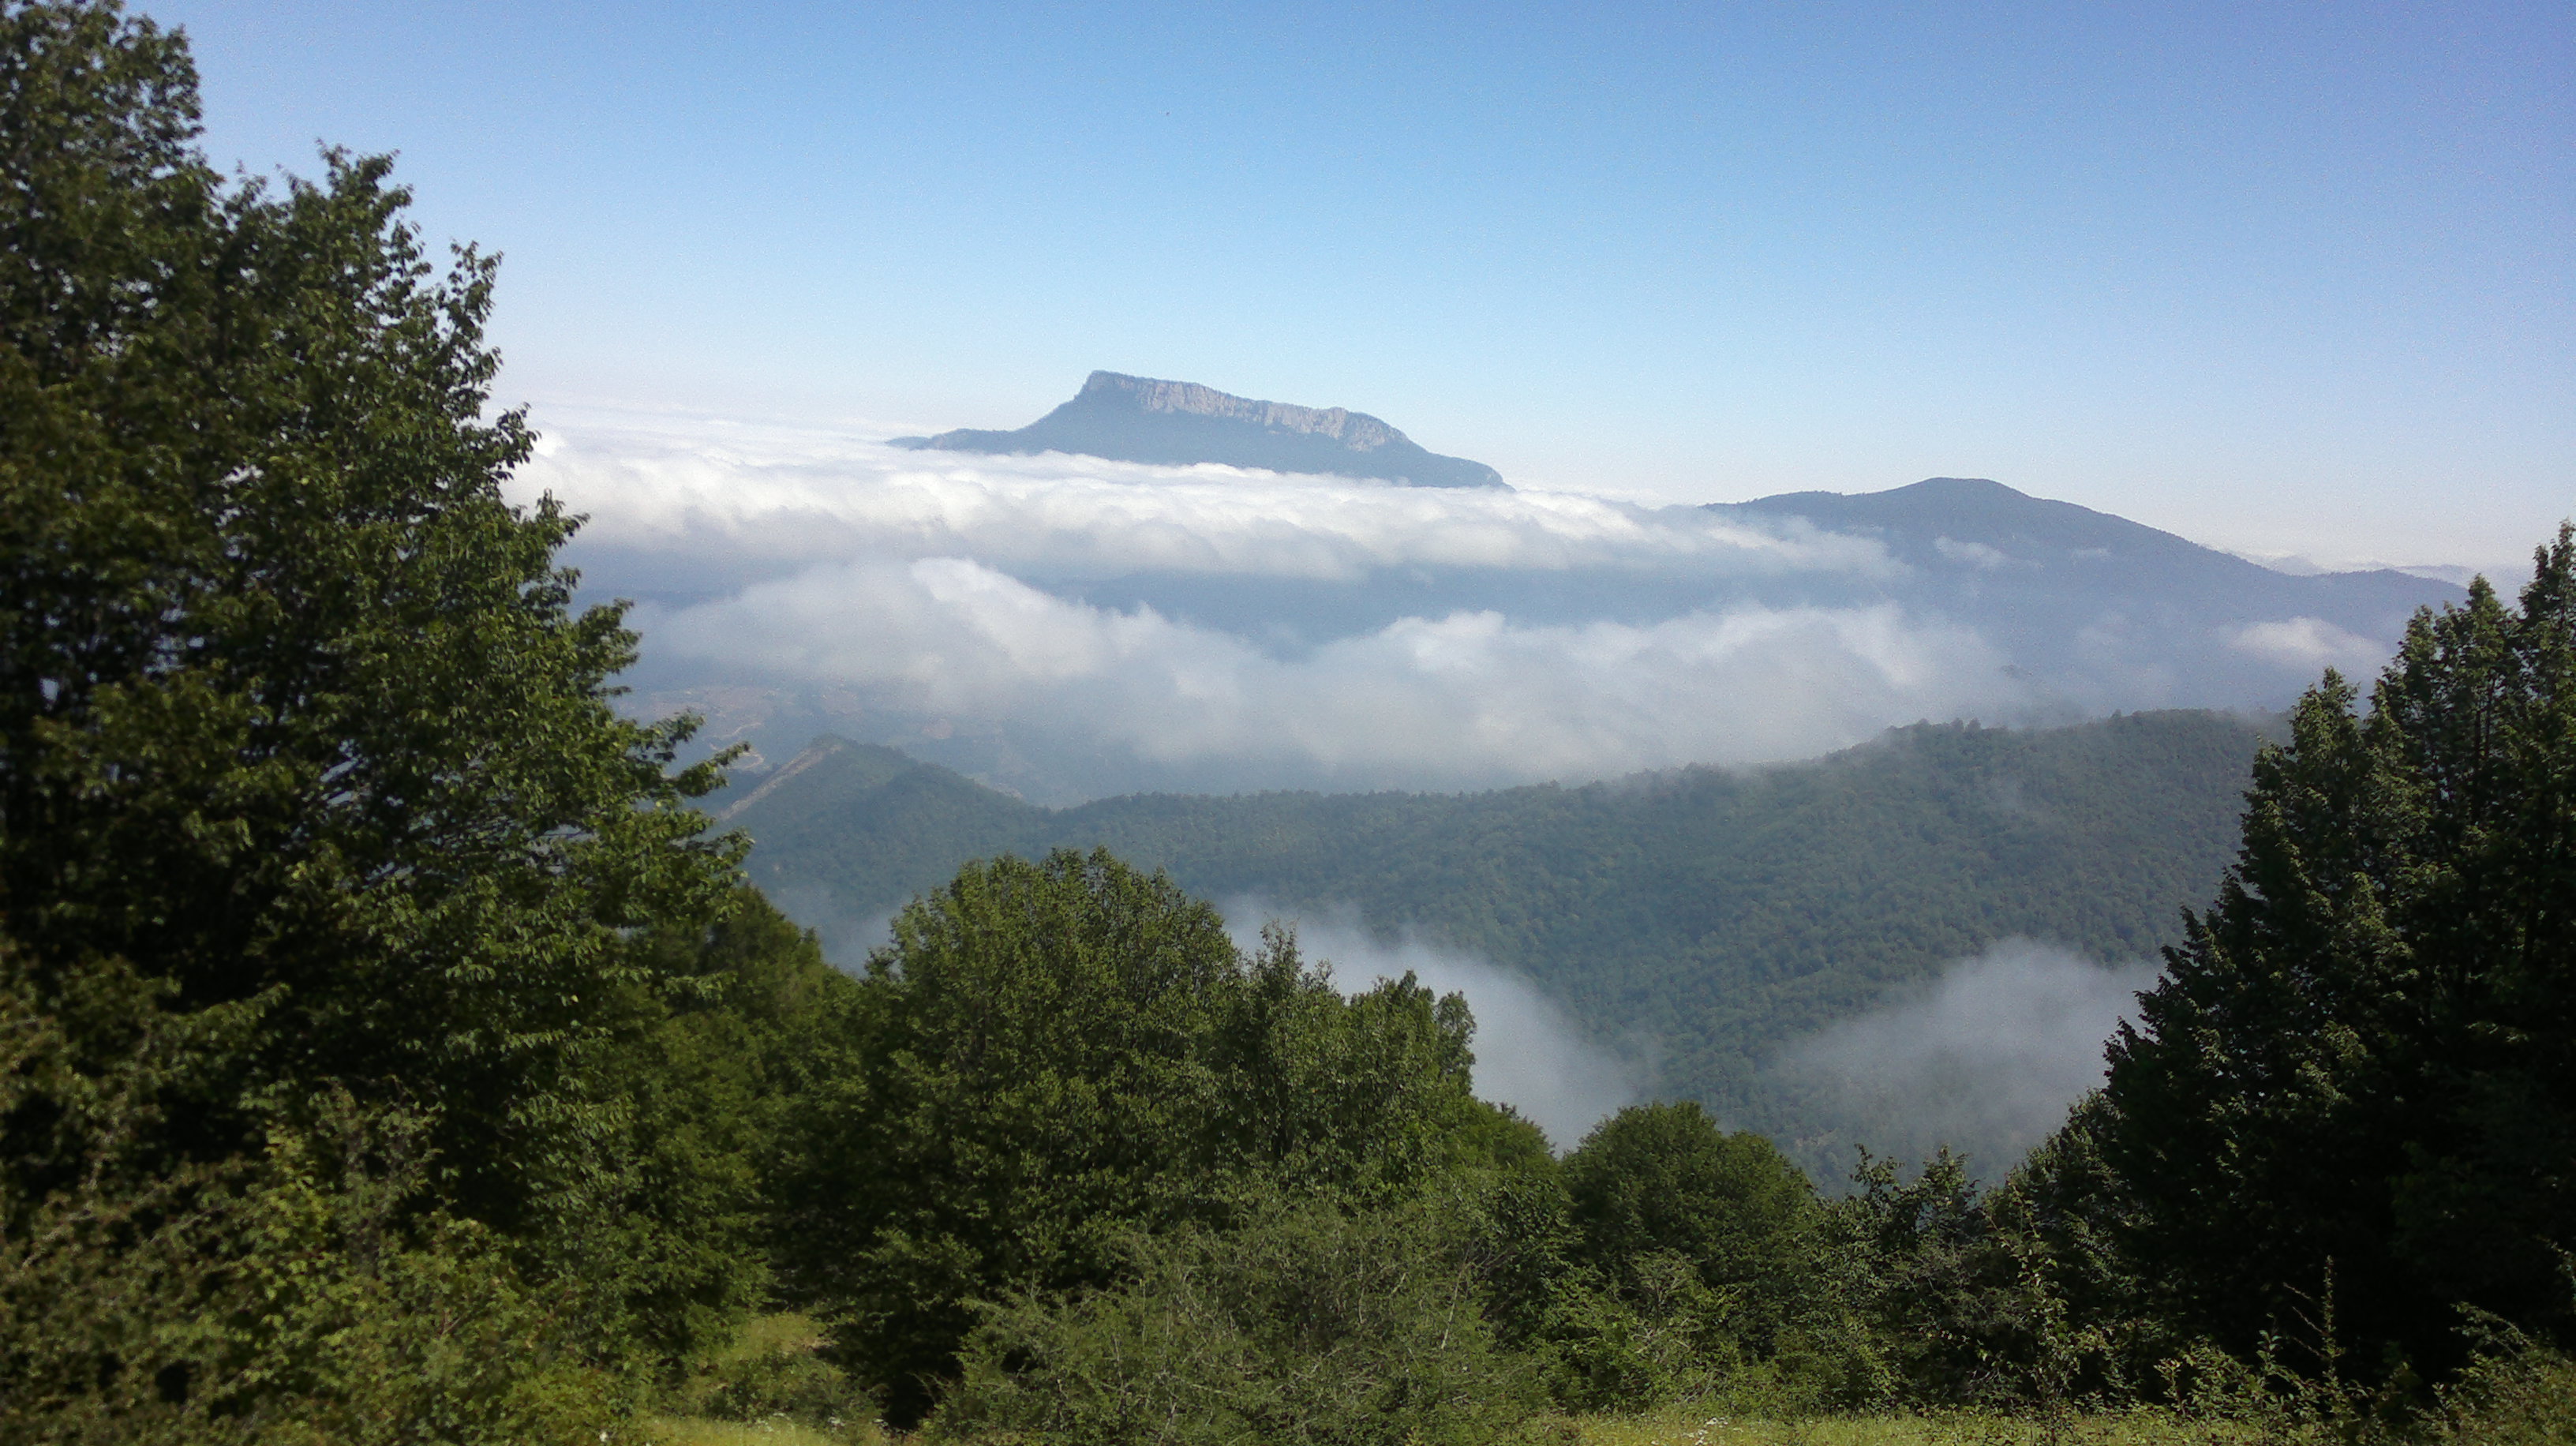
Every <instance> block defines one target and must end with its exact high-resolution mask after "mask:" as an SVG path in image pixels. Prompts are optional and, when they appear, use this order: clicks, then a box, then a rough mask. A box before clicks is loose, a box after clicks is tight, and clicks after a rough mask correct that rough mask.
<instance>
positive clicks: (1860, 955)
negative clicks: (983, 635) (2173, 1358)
mask: <svg viewBox="0 0 2576 1446" xmlns="http://www.w3.org/2000/svg"><path fill="white" fill-rule="evenodd" d="M2261 736H2262V732H2261V725H2259V724H2257V723H2256V722H2254V721H2251V720H2248V719H2245V718H2241V717H2236V716H2231V715H2224V714H2216V713H2205V712H2163V713H2143V714H2131V715H2126V716H2120V717H2114V718H2109V719H2103V720H2100V721H2097V722H2092V723H2086V724H2082V725H2078V726H2075V727H2068V728H2057V729H2043V730H2014V729H1992V728H1979V727H1976V726H1973V725H1933V724H1917V725H1915V726H1913V727H1910V728H1903V729H1896V730H1893V731H1891V732H1890V733H1888V734H1887V735H1885V736H1884V737H1883V738H1881V739H1879V740H1878V741H1876V742H1873V743H1870V744H1867V745H1864V746H1862V747H1859V748H1854V749H1849V750H1846V751H1844V752H1841V753H1837V754H1834V755H1831V756H1830V757H1827V758H1824V759H1821V760H1819V761H1816V762H1813V763H1807V764H1798V765H1790V766H1783V767H1775V768H1768V769H1762V770H1757V771H1747V772H1733V771H1726V770H1719V769H1705V768H1700V769H1686V770H1680V771H1677V772H1673V773H1667V774H1658V775H1648V776H1641V777H1638V778H1634V779H1628V780H1623V781H1619V782H1615V783H1604V784H1593V785H1588V786H1584V787H1575V788H1568V787H1560V786H1556V785H1545V786H1538V787H1526V788H1513V789H1503V790H1497V791H1494V792H1487V793H1474V794H1406V793H1375V794H1315V793H1264V794H1253V795H1245V796H1234V797H1208V796H1187V795H1142V796H1134V797H1125V798H1113V799H1105V800H1102V801H1099V802H1096V803H1089V804H1084V805H1082V806H1079V807H1075V808H1066V809H1053V810H1050V809H1043V808H1038V807H1034V806H1031V805H1029V804H1026V803H1023V802H1021V801H1019V800H1017V799H1015V798H1012V797H1010V796H1008V795H1006V794H1002V793H999V792H996V791H994V790H992V789H988V788H985V787H982V786H981V785H979V784H976V783H975V782H973V781H972V780H970V779H967V778H965V777H963V776H961V775H959V774H956V773H953V772H950V771H949V770H947V769H943V768H939V767H936V766H934V765H930V764H924V763H920V762H917V761H915V760H913V759H910V758H907V757H905V756H904V755H903V754H901V753H899V752H896V751H894V750H892V749H887V748H881V747H874V746H870V745H864V744H855V743H848V742H843V741H840V740H837V739H833V740H825V741H824V742H822V743H820V744H818V745H817V746H816V749H815V750H813V751H811V752H809V753H808V754H806V755H804V756H802V757H800V758H799V759H797V760H796V761H795V762H793V763H791V764H789V765H787V766H786V767H784V768H782V769H781V770H780V771H779V773H778V774H776V775H773V776H772V778H771V779H770V780H769V781H768V782H766V783H764V784H763V785H762V786H761V787H759V788H757V789H755V790H753V791H752V792H751V793H749V794H747V795H746V796H745V797H744V798H743V799H742V801H741V802H740V803H738V804H736V805H735V806H734V807H733V808H732V809H731V810H730V821H731V822H732V823H734V824H736V825H738V826H740V827H742V828H743V829H745V830H746V831H747V832H748V833H749V834H750V835H751V837H752V838H753V840H754V841H755V848H754V851H753V854H752V861H751V872H752V877H753V878H754V879H755V881H757V882H758V883H759V884H760V885H761V886H762V887H763V888H765V889H767V890H768V891H770V893H771V895H772V896H773V897H775V898H777V899H779V900H780V901H781V902H782V903H783V904H784V905H785V906H787V907H788V908H789V909H790V910H791V911H794V912H800V913H802V914H804V915H805V916H806V917H807V918H808V919H809V921H811V920H813V919H815V918H816V917H818V916H822V915H838V916H841V917H845V918H865V917H868V916H872V915H876V914H880V913H882V912H884V911H886V910H888V909H891V908H893V907H895V906H896V905H898V904H900V903H901V902H902V901H904V900H905V899H908V898H910V897H911V896H912V895H913V894H914V893H916V892H918V891H919V890H921V889H924V888H927V887H930V886H931V885H933V884H935V883H937V882H939V881H941V880H943V879H945V878H947V877H948V876H949V875H950V874H952V873H953V872H954V871H955V870H956V868H957V866H958V865H959V864H960V863H962V862H964V861H965V860H967V859H971V858H977V857H984V856H990V855H993V854H998V853H1003V852H1018V853H1023V854H1034V853H1038V852H1042V851H1043V850H1046V849H1048V848H1052V847H1056V846H1072V847H1089V846H1092V845H1095V844H1099V845H1106V846H1107V847H1109V848H1110V849H1112V850H1114V851H1115V852H1117V853H1118V854H1119V855H1120V856H1121V857H1124V858H1127V859H1130V860H1133V861H1134V862H1136V863H1137V864H1138V865H1139V866H1142V867H1147V868H1163V869H1168V870H1169V871H1170V872H1171V874H1172V877H1173V878H1174V880H1175V881H1176V882H1178V883H1179V884H1180V885H1181V886H1182V887H1183V888H1185V889H1188V890H1190V891H1191V892H1192V893H1195V894H1199V895H1202V896H1206V897H1211V898H1216V899H1219V900H1229V901H1256V902H1257V904H1258V906H1260V907H1262V908H1266V909H1271V910H1276V911H1281V912H1287V913H1297V912H1303V913H1307V914H1309V915H1313V914H1317V913H1322V912H1325V911H1341V910H1350V911H1356V913H1357V915H1358V917H1359V919H1360V920H1362V921H1364V922H1365V923H1366V924H1367V925H1368V926H1369V927H1371V928H1372V929H1376V930H1380V931H1386V932H1395V931H1401V930H1406V929H1411V930H1415V931H1418V932H1419V933H1420V934H1421V935H1423V936H1425V937H1427V938H1432V939H1436V940H1438V941H1441V942H1443V943H1446V944H1449V945H1453V946H1456V947H1458V948H1462V949H1466V950H1472V951H1474V952H1476V953H1478V954H1481V955H1483V956H1485V957H1487V958H1489V959H1491V960H1493V961H1494V962H1496V963H1498V964H1501V965H1504V966H1506V967H1509V968H1513V969H1517V970H1520V971H1522V972H1524V973H1526V974H1527V975H1529V976H1530V977H1531V978H1533V979H1535V980H1537V981H1538V982H1539V983H1540V984H1541V985H1542V986H1543V987H1544V988H1545V989H1547V990H1548V991H1549V992H1550V993H1552V994H1553V995H1555V996H1556V997H1557V998H1558V999H1560V1000H1562V1001H1563V1002H1564V1003H1565V1004H1566V1005H1567V1006H1568V1007H1569V1008H1570V1009H1571V1010H1572V1011H1573V1013H1574V1014H1575V1015H1576V1017H1577V1018H1578V1019H1579V1020H1581V1021H1582V1022H1583V1024H1584V1025H1585V1026H1586V1027H1588V1028H1590V1029H1592V1030H1594V1031H1596V1032H1597V1033H1598V1034H1599V1035H1600V1036H1601V1037H1602V1038H1603V1039H1604V1040H1605V1041H1610V1042H1613V1043H1616V1044H1619V1045H1620V1046H1622V1047H1624V1048H1628V1049H1630V1050H1632V1051H1636V1052H1639V1053H1642V1054H1644V1055H1646V1056H1647V1057H1649V1058H1651V1059H1652V1060H1653V1067H1654V1069H1655V1072H1656V1077H1655V1078H1654V1079H1652V1080H1650V1081H1648V1087H1649V1089H1650V1090H1651V1091H1652V1092H1653V1093H1656V1094H1661V1095H1666V1096H1679V1097H1685V1098H1694V1099H1698V1100H1701V1101H1703V1102H1705V1103H1707V1104H1709V1105H1711V1106H1712V1107H1714V1108H1717V1109H1719V1110H1721V1111H1724V1112H1726V1113H1728V1114H1730V1115H1732V1116H1734V1117H1736V1118H1739V1119H1743V1120H1745V1121H1747V1122H1748V1123H1756V1124H1761V1125H1766V1126H1771V1127H1774V1128H1777V1127H1779V1126H1780V1125H1781V1124H1782V1123H1783V1122H1781V1121H1778V1120H1774V1119H1770V1118H1766V1115H1768V1114H1770V1113H1773V1112H1774V1109H1775V1107H1774V1105H1773V1103H1772V1102H1771V1101H1769V1100H1767V1099H1766V1098H1765V1095H1764V1086H1763V1085H1762V1084H1761V1082H1760V1079H1759V1071H1758V1066H1759V1064H1760V1061H1761V1058H1762V1056H1763V1054H1764V1053H1765V1052H1766V1051H1767V1050H1769V1049H1771V1048H1773V1047H1775V1046H1776V1045H1777V1044H1778V1043H1779V1042H1781V1041H1783V1040H1786V1039H1790V1038H1794V1037H1796V1036H1798V1035H1800V1034H1802V1033H1804V1032H1806V1031H1808V1030H1811V1029H1814V1028H1816V1027H1818V1026H1821V1025H1823V1024H1825V1023H1828V1022H1830V1021H1832V1020H1834V1019H1837V1018H1841V1017H1845V1016H1848V1015H1850V1014H1852V1013H1854V1012H1856V1011H1859V1010H1862V1009H1866V1008H1868V1007H1870V1006H1871V1005H1872V1004H1874V1003H1877V1002H1880V1001H1882V1000H1884V999H1886V998H1887V997H1888V996H1889V994H1890V992H1891V991H1893V990H1898V989H1901V988H1902V987H1903V986H1905V985H1908V984H1911V983H1914V982H1917V981H1921V980H1924V979H1926V978H1929V977H1931V976H1933V975H1935V974H1936V973H1937V972H1938V971H1939V970H1940V969H1941V967H1942V966H1943V965H1944V964H1945V963H1947V962H1949V961H1952V960H1955V959H1958V958H1961V957H1963V956H1966V955H1970V954H1974V953H1976V952H1977V951H1979V950H1981V949H1983V948H1985V947H1987V946H1988V945H1991V944H1993V943H1996V942H1998V941H2000V940H2004V939H2008V938H2013V937H2016V936H2020V937H2029V938H2036V939H2041V940H2045V941H2048V942H2051V943H2055V944H2059V945H2063V946H2065V947H2068V948H2071V949H2075V950H2077V951H2080V952H2082V953H2084V954H2087V955H2090V956H2092V957H2095V958H2097V959H2102V960H2106V961H2107V960H2119V959H2129V958H2138V957H2151V956H2152V955H2153V953H2154V951H2155V950H2156V948H2157V947H2158V946H2160V945H2162V944H2165V943H2168V942H2171V941H2172V940H2173V939H2174V938H2175V937H2176V935H2177V919H2178V911H2179V910H2180V909H2181V908H2182V907H2183V906H2184V905H2186V904H2197V903H2200V902H2202V901H2205V900H2206V899H2207V898H2208V897H2209V896H2210V892H2211V890H2212V888H2213V887H2214V886H2215V884H2216V882H2217V880H2218V876H2219V873H2220V871H2221V869H2222V868H2224V867H2225V865H2226V864H2227V862H2228V861H2229V859H2230V857H2231V856H2232V854H2233V851H2234V848H2235V845H2236V824H2237V815H2238V811H2239V809H2240V808H2241V806H2242V792H2243V789H2244V787H2245V784H2246V780H2247V770H2248V766H2249V764H2250V762H2251V760H2252V758H2253V755H2254V751H2255V748H2256V745H2257V743H2258V742H2259V741H2260V738H2261Z"/></svg>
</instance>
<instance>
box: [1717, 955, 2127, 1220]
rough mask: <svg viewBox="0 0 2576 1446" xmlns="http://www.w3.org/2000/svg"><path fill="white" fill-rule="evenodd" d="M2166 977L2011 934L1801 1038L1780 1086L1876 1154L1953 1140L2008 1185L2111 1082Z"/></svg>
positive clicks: (1777, 1069)
mask: <svg viewBox="0 0 2576 1446" xmlns="http://www.w3.org/2000/svg"><path fill="white" fill-rule="evenodd" d="M2155 978H2156V969H2155V966H2154V965H2151V964H2145V963H2129V964H2120V965H2105V964H2101V963H2097V962H2095V961H2093V960H2091V959H2087V958H2085V957H2084V956H2082V955H2080V954H2077V953H2074V952H2072V951H2070V950H2066V949H2062V948H2059V947H2057V946H2055V945H2051V944H2044V943H2039V942H2036V941H2033V940H2029V939H2010V940H2006V941H2004V942H2002V943H1999V944H1996V945H1995V946H1993V947H1992V948H1990V949H1987V950H1986V951H1985V952H1983V953H1981V954H1977V955H1975V956H1973V957H1970V958H1966V959H1961V960H1958V961H1956V962H1955V963H1953V964H1951V965H1950V966H1948V967H1947V968H1946V969H1945V970H1943V971H1942V974H1941V976H1940V978H1939V979H1937V980H1935V981H1933V982H1932V983H1930V984H1929V985H1926V986H1924V987H1922V988H1919V989H1915V990H1911V991H1908V992H1907V993H1905V994H1903V995H1901V996H1899V997H1898V998H1896V999H1894V1000H1891V1001H1889V1002H1888V1003H1886V1004H1884V1005H1882V1006H1880V1007H1879V1008H1876V1009H1873V1010H1871V1011H1869V1012H1868V1013H1866V1014H1861V1015H1857V1016H1854V1017H1853V1018H1850V1019H1846V1020H1844V1021H1842V1022H1840V1023H1838V1024H1835V1025H1832V1026H1830V1027H1828V1028H1826V1029H1824V1030H1822V1031H1820V1032H1819V1033H1817V1034H1814V1035H1811V1036H1809V1037H1808V1038H1806V1039H1804V1040H1800V1041H1798V1042H1796V1043H1794V1044H1792V1045H1790V1046H1789V1047H1787V1048H1786V1049H1784V1050H1782V1051H1781V1053H1780V1054H1779V1056H1778V1057H1777V1058H1776V1059H1775V1060H1774V1061H1773V1063H1772V1065H1771V1068H1770V1070H1769V1071H1768V1075H1769V1083H1770V1084H1771V1086H1772V1087H1773V1088H1774V1089H1776V1090H1778V1091H1780V1092H1781V1093H1782V1094H1783V1096H1784V1097H1785V1098H1786V1099H1787V1100H1789V1101H1793V1102H1794V1108H1796V1110H1797V1111H1798V1113H1800V1114H1801V1115H1803V1116H1804V1117H1805V1118H1807V1119H1808V1120H1810V1121H1813V1122H1817V1123H1819V1124H1827V1125H1829V1127H1831V1128H1833V1129H1835V1130H1837V1131H1838V1132H1839V1133H1841V1134H1842V1135H1843V1136H1844V1138H1845V1139H1847V1140H1849V1141H1850V1142H1852V1143H1856V1144H1862V1145H1866V1146H1868V1147H1869V1148H1870V1149H1871V1150H1872V1151H1873V1152H1874V1153H1877V1154H1881V1155H1895V1156H1898V1157H1900V1158H1903V1159H1906V1160H1919V1159H1921V1158H1922V1157H1923V1156H1924V1155H1926V1154H1928V1153H1930V1152H1931V1151H1932V1150H1933V1149H1935V1148H1937V1147H1939V1146H1942V1145H1948V1146H1951V1147H1952V1148H1953V1149H1957V1150H1962V1151H1964V1152H1966V1153H1967V1154H1968V1156H1969V1158H1970V1162H1971V1167H1972V1168H1973V1169H1975V1170H1976V1171H1977V1173H1979V1174H1980V1175H1981V1176H1983V1177H1984V1178H1986V1179H1989V1180H1993V1179H1999V1178H2001V1176H2002V1174H2003V1172H2004V1171H2006V1170H2008V1169H2010V1168H2011V1167H2012V1166H2013V1164H2014V1163H2015V1162H2016V1161H2018V1160H2019V1159H2020V1158H2021V1156H2022V1155H2023V1153H2025V1152H2026V1151H2028V1150H2029V1149H2030V1147H2031V1146H2033V1145H2035V1144H2038V1143H2039V1142H2040V1141H2041V1140H2043V1139H2045V1138H2047V1137H2048V1135H2049V1134H2050V1133H2052V1132H2053V1131H2055V1130H2056V1128H2057V1127H2058V1126H2059V1125H2060V1124H2061V1123H2063V1122H2064V1121H2065V1118H2066V1111H2067V1108H2068V1107H2069V1106H2071V1105H2072V1104H2074V1103H2075V1101H2077V1100H2078V1099H2081V1098H2082V1097H2083V1096H2084V1094H2085V1092H2086V1091H2088V1090H2091V1089H2094V1088H2097V1087H2098V1086H2100V1084H2101V1083H2102V1076H2103V1070H2104V1060H2103V1053H2102V1051H2103V1046H2104V1044H2105V1043H2106V1042H2107V1041H2108V1040H2109V1039H2110V1037H2111V1035H2112V1034H2113V1033H2114V1032H2115V1031H2116V1030H2117V1029H2118V1028H2119V1025H2120V1021H2121V1020H2123V1019H2125V1018H2130V1017H2132V1016H2133V1015H2134V1014H2135V1012H2136V1008H2137V995H2138V992H2139V991H2140V990H2143V989H2146V988H2148V987H2149V986H2151V985H2152V984H2154V982H2155Z"/></svg>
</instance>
